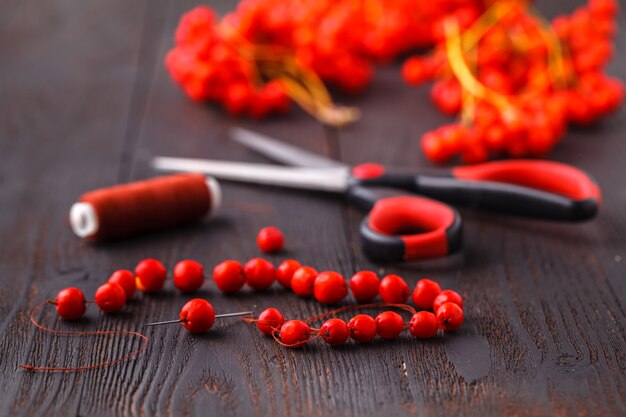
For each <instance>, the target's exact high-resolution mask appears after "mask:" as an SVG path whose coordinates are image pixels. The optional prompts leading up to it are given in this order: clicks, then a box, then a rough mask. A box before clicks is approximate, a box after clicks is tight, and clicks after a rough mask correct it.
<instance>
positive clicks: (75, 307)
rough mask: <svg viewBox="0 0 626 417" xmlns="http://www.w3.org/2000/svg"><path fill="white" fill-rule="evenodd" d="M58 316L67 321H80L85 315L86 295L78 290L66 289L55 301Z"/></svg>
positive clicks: (60, 292)
mask: <svg viewBox="0 0 626 417" xmlns="http://www.w3.org/2000/svg"><path fill="white" fill-rule="evenodd" d="M54 305H55V307H56V310H57V314H58V315H59V316H60V317H63V318H64V319H66V320H78V319H79V318H81V317H82V316H83V314H85V310H86V305H85V295H84V294H83V292H82V291H81V290H79V289H78V288H65V289H64V290H61V291H59V293H58V294H57V296H56V298H55V299H54Z"/></svg>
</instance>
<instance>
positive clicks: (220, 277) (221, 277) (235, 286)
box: [213, 260, 246, 294]
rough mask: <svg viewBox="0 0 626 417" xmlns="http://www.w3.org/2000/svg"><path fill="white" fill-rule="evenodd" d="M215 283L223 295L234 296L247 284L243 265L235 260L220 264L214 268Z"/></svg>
mask: <svg viewBox="0 0 626 417" xmlns="http://www.w3.org/2000/svg"><path fill="white" fill-rule="evenodd" d="M213 281H215V285H217V288H219V290H220V291H222V292H223V293H226V294H232V293H235V292H237V291H239V290H240V289H241V287H243V284H245V283H246V275H245V273H244V269H243V265H241V264H240V263H239V262H237V261H233V260H228V261H224V262H222V263H220V264H219V265H217V266H216V267H215V268H213Z"/></svg>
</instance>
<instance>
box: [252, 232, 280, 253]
mask: <svg viewBox="0 0 626 417" xmlns="http://www.w3.org/2000/svg"><path fill="white" fill-rule="evenodd" d="M256 244H257V245H258V247H259V249H261V250H262V251H263V252H265V253H276V252H279V251H281V250H282V249H283V246H284V245H285V238H284V237H283V233H282V232H281V231H280V230H279V229H278V228H276V227H273V226H270V227H264V228H263V229H261V231H260V232H259V234H258V235H257V237H256Z"/></svg>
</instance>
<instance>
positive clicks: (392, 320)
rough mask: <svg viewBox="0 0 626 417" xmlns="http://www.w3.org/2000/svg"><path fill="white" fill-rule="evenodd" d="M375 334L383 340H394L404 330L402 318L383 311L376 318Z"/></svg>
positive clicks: (391, 312)
mask: <svg viewBox="0 0 626 417" xmlns="http://www.w3.org/2000/svg"><path fill="white" fill-rule="evenodd" d="M375 321H376V333H378V335H379V336H380V337H382V338H383V339H388V340H391V339H395V338H396V337H398V336H399V335H400V333H401V332H402V329H404V320H402V316H401V315H399V314H398V313H396V312H393V311H383V312H382V313H380V314H379V315H378V316H376V320H375Z"/></svg>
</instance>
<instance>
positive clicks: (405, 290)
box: [378, 274, 411, 304]
mask: <svg viewBox="0 0 626 417" xmlns="http://www.w3.org/2000/svg"><path fill="white" fill-rule="evenodd" d="M378 291H379V292H380V298H382V299H383V301H384V302H386V303H396V304H401V303H405V302H406V300H408V298H409V294H410V293H411V289H410V288H409V286H408V285H407V284H406V282H404V280H403V279H402V278H400V277H399V276H398V275H393V274H391V275H387V276H386V277H384V278H383V280H382V281H381V282H380V288H379V289H378Z"/></svg>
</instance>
